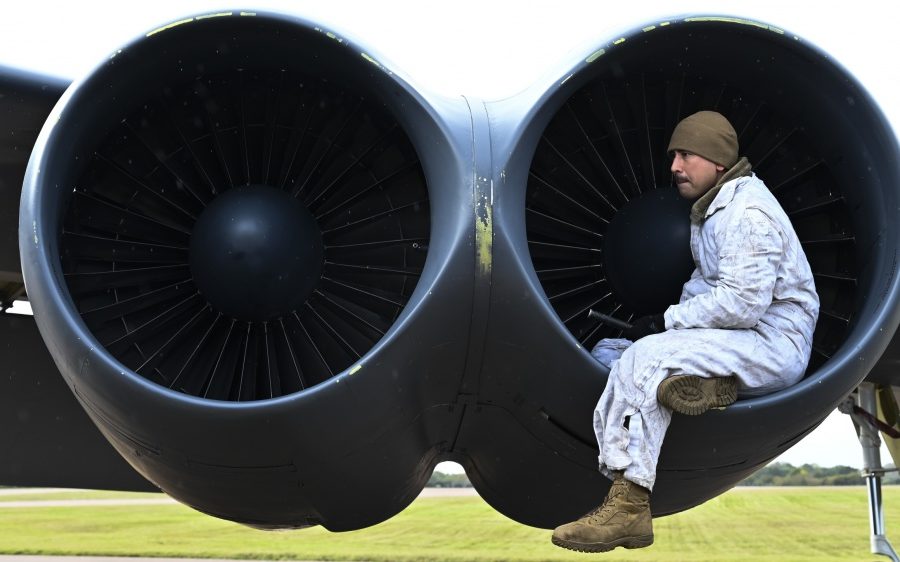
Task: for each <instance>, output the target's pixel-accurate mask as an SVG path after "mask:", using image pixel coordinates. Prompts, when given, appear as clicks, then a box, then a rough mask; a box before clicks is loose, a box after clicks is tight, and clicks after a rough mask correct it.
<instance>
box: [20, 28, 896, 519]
mask: <svg viewBox="0 0 900 562" xmlns="http://www.w3.org/2000/svg"><path fill="white" fill-rule="evenodd" d="M616 39H617V40H616V41H614V42H612V43H609V44H601V45H600V47H599V48H598V49H596V50H594V51H593V52H591V53H587V54H585V56H584V57H583V58H581V59H580V60H578V61H577V62H576V63H574V65H572V66H570V67H567V68H565V69H564V71H563V72H557V73H554V74H553V75H551V76H550V77H549V78H548V80H547V81H545V82H542V83H539V84H536V85H535V86H534V87H533V88H531V89H529V90H527V91H526V92H524V93H523V94H521V95H519V96H516V97H513V98H511V99H509V100H504V101H502V102H495V103H483V102H477V101H476V100H470V99H467V98H463V97H461V98H458V99H443V98H437V97H434V96H428V95H426V94H423V93H420V92H418V91H417V90H416V88H415V87H414V86H413V85H411V82H410V81H408V80H407V79H406V78H405V77H403V76H402V75H399V74H398V73H397V72H396V71H395V70H394V69H393V68H392V67H391V66H390V65H389V64H388V63H386V62H385V61H384V60H383V59H381V58H380V57H379V56H378V55H377V54H375V53H374V52H373V51H371V50H370V49H368V48H366V47H364V46H362V45H361V44H359V43H357V42H354V41H351V40H348V39H347V38H345V37H342V36H340V35H336V34H334V33H331V32H328V31H325V30H321V29H319V28H318V27H316V26H315V25H314V24H313V23H311V22H308V21H304V20H300V19H292V18H284V17H280V16H274V15H266V14H246V13H233V14H217V15H214V16H199V17H195V18H190V19H188V20H185V21H183V22H180V23H179V24H177V25H172V26H166V27H164V28H161V29H159V30H156V31H155V32H152V33H150V34H148V35H147V37H144V38H141V39H140V40H137V41H135V42H134V43H132V44H131V45H129V46H127V47H126V48H124V49H122V50H121V51H119V52H117V53H116V55H115V56H114V57H112V58H111V59H110V60H109V61H107V62H105V63H104V64H102V65H101V66H100V67H98V68H97V69H96V70H95V71H94V72H93V73H92V74H91V75H90V76H88V77H87V78H86V79H84V80H83V81H81V82H79V83H77V84H75V85H73V86H72V87H70V88H69V90H68V91H67V92H66V94H65V95H64V96H63V98H62V100H61V101H60V102H59V104H58V105H57V106H56V108H55V109H54V111H53V113H52V114H51V116H50V118H49V120H48V122H47V124H46V126H45V127H44V130H43V131H42V132H41V135H40V137H39V139H38V142H37V144H36V146H35V150H34V152H33V155H32V158H31V161H30V164H29V168H28V172H27V176H26V181H25V187H24V189H23V196H22V204H21V215H20V231H19V236H20V240H19V243H20V252H21V255H22V267H23V274H24V277H25V281H26V284H27V290H28V295H29V298H30V300H31V302H32V306H33V309H34V311H35V317H36V319H37V322H38V325H39V328H40V330H41V333H42V335H43V338H44V339H45V341H46V343H47V346H48V348H49V349H50V352H51V354H52V355H53V357H54V359H55V361H56V365H57V367H58V368H59V370H60V371H61V372H62V374H63V377H64V378H65V380H66V382H67V383H68V385H69V386H70V387H71V389H72V391H73V392H74V394H75V396H76V397H77V398H78V400H79V402H80V403H81V404H82V406H83V407H84V409H85V410H86V411H87V412H88V414H89V415H90V417H91V418H92V420H93V421H94V422H95V424H96V425H97V426H98V427H99V428H100V430H101V431H102V432H103V434H104V435H105V436H106V438H107V439H108V440H109V441H110V442H111V443H112V444H113V446H114V447H115V448H116V449H117V450H118V451H119V452H120V453H121V454H122V456H123V457H124V458H125V459H126V460H127V461H128V462H129V463H130V464H131V465H132V466H133V467H134V468H135V469H136V470H138V471H139V472H140V473H141V474H142V475H143V476H145V477H146V478H147V479H148V480H150V481H151V482H153V483H154V484H155V485H157V486H158V487H160V488H161V489H163V490H164V491H165V492H167V493H169V494H170V495H172V496H173V497H175V498H176V499H178V500H180V501H182V502H184V503H186V504H188V505H191V506H193V507H195V508H197V509H199V510H201V511H204V512H206V513H209V514H212V515H215V516H218V517H223V518H226V519H231V520H235V521H239V522H241V523H245V524H249V525H253V526H258V527H265V528H275V527H298V526H305V525H311V524H322V525H324V526H326V527H327V528H329V529H332V530H344V529H353V528H359V527H362V526H366V525H370V524H373V523H376V522H378V521H381V520H384V519H386V518H388V517H390V516H392V515H393V514H395V513H397V512H398V511H400V510H401V509H402V508H403V507H405V506H406V505H407V504H408V503H409V502H411V501H412V499H413V498H414V497H415V496H416V495H417V494H418V492H419V491H420V490H421V488H422V487H423V486H424V484H425V482H426V480H427V478H428V476H429V475H430V473H431V470H432V469H433V467H434V465H435V464H436V463H437V462H438V461H440V460H455V461H458V462H460V463H462V464H463V465H464V466H465V468H466V470H467V473H468V474H469V476H470V478H471V479H472V481H473V483H474V484H475V486H476V487H477V488H478V491H479V493H480V494H481V495H482V496H483V497H484V498H485V499H486V500H487V501H489V502H490V503H491V504H492V505H493V506H495V507H496V508H497V509H498V510H500V511H501V512H503V513H504V514H506V515H508V516H509V517H512V518H514V519H516V520H518V521H522V522H525V523H528V524H532V525H538V526H544V527H551V526H554V525H556V524H559V523H560V522H562V521H564V520H567V519H571V518H572V517H574V516H577V515H579V514H581V513H583V512H584V511H586V510H587V509H589V508H590V507H592V506H593V504H596V503H597V502H598V500H599V499H600V498H602V496H603V494H604V493H605V490H606V488H607V487H608V481H607V480H606V479H605V478H604V477H603V476H601V475H600V474H599V472H598V471H597V468H596V455H597V451H596V444H595V443H594V439H593V434H592V429H591V413H592V410H593V407H594V404H595V403H596V400H597V398H598V397H599V395H600V393H601V392H602V390H603V386H604V383H605V378H606V375H607V373H606V371H605V370H604V368H602V367H601V366H600V365H599V364H597V363H596V362H595V361H594V360H593V359H592V358H591V357H590V355H589V353H588V351H589V349H590V347H591V346H592V345H593V344H594V343H596V341H598V340H599V339H600V338H601V337H608V336H615V335H618V334H617V332H615V331H614V330H612V329H609V328H606V327H600V326H597V325H594V324H592V323H590V322H589V320H588V319H587V318H586V312H587V310H588V309H589V308H595V309H598V310H601V311H603V312H607V313H611V314H613V315H616V316H619V317H621V318H623V319H628V318H629V317H633V316H635V315H640V314H646V313H649V312H659V311H662V310H664V308H665V306H666V305H667V304H668V303H670V302H674V300H676V299H677V298H678V294H679V288H680V285H681V283H683V282H684V280H685V279H686V278H687V276H688V275H689V274H690V272H691V266H692V264H691V262H690V254H689V252H686V247H685V245H686V241H687V229H688V218H687V207H686V204H685V203H684V202H682V201H679V200H678V199H677V198H676V197H674V189H670V187H671V186H670V179H669V173H668V165H669V163H668V160H667V158H666V154H665V149H666V142H667V139H668V137H669V135H670V133H671V130H672V128H673V127H674V125H675V124H676V123H677V121H678V120H679V119H680V118H681V117H683V116H685V115H687V114H689V113H691V112H693V111H696V110H699V109H717V110H719V111H721V112H722V113H724V114H725V115H726V116H727V117H729V119H731V120H732V122H733V123H734V124H735V127H736V128H737V130H738V132H739V134H740V141H741V146H742V153H743V154H746V155H747V156H748V157H749V159H750V161H751V162H752V163H753V164H754V166H755V169H756V171H757V173H758V174H759V175H760V176H761V177H762V178H763V179H764V180H765V181H766V182H767V184H768V185H769V187H770V188H771V189H772V190H773V192H775V193H776V195H778V197H779V199H780V200H781V202H782V204H783V206H784V207H785V209H786V210H787V212H788V214H789V215H790V216H791V218H792V220H793V221H794V224H795V227H796V230H797V232H798V234H799V236H800V238H801V240H802V241H803V242H804V248H805V250H806V252H807V255H808V256H809V258H810V262H811V264H812V267H813V270H814V272H815V274H816V283H817V287H818V290H819V294H820V297H821V300H822V315H821V318H820V321H819V324H818V327H817V330H816V335H815V345H814V348H815V354H814V357H813V360H812V362H811V365H810V368H809V370H808V372H807V376H806V378H805V379H804V380H803V381H802V382H801V383H800V384H798V385H796V386H794V387H792V388H789V389H787V390H784V391H781V392H778V393H776V394H773V395H771V396H766V397H763V398H755V399H752V400H741V401H739V402H737V403H736V404H734V405H732V406H729V407H728V408H726V409H725V410H723V411H715V412H710V413H707V414H705V415H703V416H700V417H697V418H690V419H689V418H682V417H678V416H676V418H675V420H674V421H673V424H672V427H671V428H670V433H669V436H668V437H667V440H666V445H665V447H664V449H663V454H662V458H661V459H660V476H659V483H658V486H657V489H656V490H655V491H654V496H653V509H654V511H655V512H656V513H657V514H666V513H672V512H676V511H679V510H683V509H686V508H689V507H691V506H693V505H696V504H698V503H700V502H702V501H705V500H706V499H708V498H710V497H713V496H714V495H716V494H718V493H721V492H722V491H724V490H726V489H728V488H730V487H731V486H733V485H734V484H735V483H737V482H738V481H739V480H740V479H741V478H743V477H744V476H746V475H748V474H749V473H751V472H752V471H754V470H755V469H757V468H759V467H760V466H762V465H763V464H764V463H765V462H767V461H768V460H770V459H772V458H774V457H775V456H776V455H777V454H779V453H780V452H782V451H784V450H786V449H787V448H788V447H790V446H791V445H792V444H794V443H795V442H796V441H798V440H799V439H800V438H801V437H803V436H804V435H805V434H807V433H808V432H809V431H811V430H812V429H813V428H814V427H815V426H816V425H817V424H818V423H819V422H821V421H822V419H824V417H825V416H826V415H827V414H828V413H829V412H830V411H831V410H832V409H833V408H834V406H835V404H836V403H837V402H838V401H839V400H840V399H841V398H843V397H844V396H845V395H846V394H847V393H848V392H849V391H850V390H852V389H853V388H854V387H855V386H856V385H857V384H858V383H859V382H860V381H861V380H862V379H863V378H864V377H865V376H866V374H867V373H868V372H869V370H870V369H871V368H872V366H873V365H874V364H875V362H876V361H877V360H878V358H879V357H880V355H881V353H882V352H883V350H884V349H885V347H886V346H887V345H888V343H889V341H890V339H891V337H892V335H893V333H894V330H895V328H896V326H897V323H898V321H900V317H898V314H900V305H898V302H897V299H898V286H897V284H898V280H897V275H896V262H897V252H898V242H900V233H898V232H897V229H898V225H900V216H898V209H900V205H898V200H897V199H898V186H900V181H898V180H900V177H898V176H900V167H898V165H897V164H898V159H897V158H898V147H897V143H896V139H895V137H894V134H893V132H892V130H891V128H890V126H889V125H888V124H887V123H886V122H885V119H884V117H883V116H882V114H881V113H880V111H879V110H878V108H877V106H876V104H875V103H874V102H873V101H872V100H871V98H870V97H869V96H868V95H867V94H866V92H865V91H864V90H863V89H862V88H861V87H860V86H859V85H858V84H857V83H856V81H855V80H854V79H853V78H852V76H850V75H849V73H847V72H846V71H845V70H844V69H842V68H840V67H839V66H838V65H836V64H835V63H834V62H833V61H831V60H830V59H828V58H827V57H826V56H825V55H824V54H823V53H821V52H820V51H818V50H817V49H816V48H815V47H812V46H810V45H808V44H806V43H804V42H803V41H801V40H799V39H796V38H794V37H792V36H789V35H786V34H785V33H784V32H783V31H781V30H778V29H775V28H772V27H769V26H765V25H762V24H758V23H755V22H746V21H734V20H729V19H726V18H678V19H672V20H669V21H666V22H663V21H660V22H656V25H653V26H646V27H644V28H643V30H641V31H636V32H633V33H629V34H626V36H625V37H623V38H621V39H624V41H623V40H621V39H620V38H616Z"/></svg>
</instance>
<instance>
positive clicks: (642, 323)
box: [622, 314, 666, 341]
mask: <svg viewBox="0 0 900 562" xmlns="http://www.w3.org/2000/svg"><path fill="white" fill-rule="evenodd" d="M665 331H666V319H665V317H664V316H663V315H662V314H651V315H649V316H642V317H640V318H638V319H637V320H635V321H634V324H633V325H632V326H631V327H630V328H625V329H624V330H622V335H623V336H625V337H626V338H628V339H630V340H631V341H638V340H639V339H641V338H642V337H644V336H649V335H650V334H658V333H660V332H665Z"/></svg>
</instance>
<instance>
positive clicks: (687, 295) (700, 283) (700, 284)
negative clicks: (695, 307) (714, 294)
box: [678, 265, 709, 304]
mask: <svg viewBox="0 0 900 562" xmlns="http://www.w3.org/2000/svg"><path fill="white" fill-rule="evenodd" d="M708 290H709V287H708V286H707V285H706V281H705V280H704V279H703V275H702V274H701V273H700V268H699V267H696V265H695V266H694V272H693V273H691V278H690V279H688V281H687V282H686V283H685V284H684V287H682V289H681V298H680V299H678V303H679V304H681V303H683V302H684V301H686V300H688V299H691V298H694V297H695V296H697V295H699V294H700V293H705V292H706V291H708Z"/></svg>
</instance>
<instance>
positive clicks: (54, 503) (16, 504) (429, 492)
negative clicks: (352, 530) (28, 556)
mask: <svg viewBox="0 0 900 562" xmlns="http://www.w3.org/2000/svg"><path fill="white" fill-rule="evenodd" d="M76 491H78V490H66V489H63V488H10V489H0V496H7V497H9V496H18V495H36V494H57V493H60V492H76ZM476 495H478V492H476V491H475V488H425V489H424V490H422V493H421V494H419V497H420V498H446V497H458V496H476ZM177 503H178V502H176V501H175V500H173V499H172V498H169V497H166V496H163V495H161V494H160V496H159V497H155V498H108V499H81V500H64V499H52V500H34V499H30V500H22V501H17V500H10V501H0V509H12V508H29V507H97V506H119V505H166V504H177ZM0 562H2V560H0Z"/></svg>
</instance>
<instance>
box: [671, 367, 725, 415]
mask: <svg viewBox="0 0 900 562" xmlns="http://www.w3.org/2000/svg"><path fill="white" fill-rule="evenodd" d="M656 399H657V400H659V403H660V404H662V405H663V406H665V407H667V408H669V409H670V410H672V411H675V412H678V413H679V414H685V415H688V416H696V415H699V414H702V413H703V412H705V411H707V410H709V409H710V408H721V407H722V406H727V405H729V404H731V403H732V402H734V401H735V400H737V380H736V379H735V378H734V377H713V378H703V377H698V376H694V375H674V376H671V377H669V378H667V379H665V380H663V381H662V382H661V383H659V388H657V389H656Z"/></svg>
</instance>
